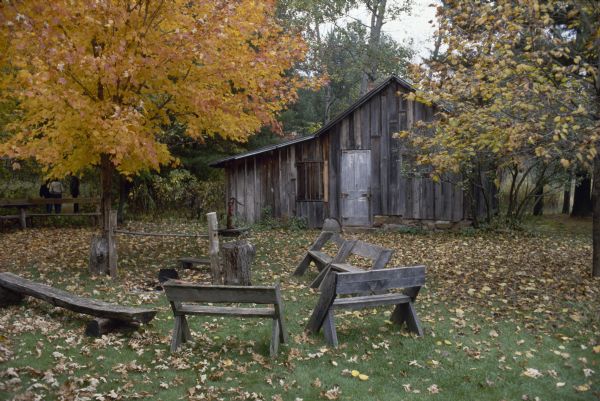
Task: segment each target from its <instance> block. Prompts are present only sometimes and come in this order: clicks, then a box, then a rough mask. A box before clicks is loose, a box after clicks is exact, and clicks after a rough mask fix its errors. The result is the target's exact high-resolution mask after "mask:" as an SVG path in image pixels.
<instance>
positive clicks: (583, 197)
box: [571, 172, 592, 217]
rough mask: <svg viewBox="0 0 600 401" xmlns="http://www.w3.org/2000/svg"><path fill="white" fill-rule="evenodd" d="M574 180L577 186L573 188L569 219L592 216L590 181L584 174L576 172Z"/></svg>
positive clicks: (587, 175)
mask: <svg viewBox="0 0 600 401" xmlns="http://www.w3.org/2000/svg"><path fill="white" fill-rule="evenodd" d="M576 178H577V181H578V185H576V186H575V196H574V199H573V208H572V210H571V217H589V216H590V215H591V214H592V196H591V195H592V194H591V190H592V188H591V187H592V180H591V177H590V176H589V174H587V173H585V172H578V173H577V174H576Z"/></svg>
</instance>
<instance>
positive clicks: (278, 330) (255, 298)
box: [163, 280, 288, 357]
mask: <svg viewBox="0 0 600 401" xmlns="http://www.w3.org/2000/svg"><path fill="white" fill-rule="evenodd" d="M163 288H164V290H165V293H166V295H167V299H168V300H169V302H170V303H171V308H172V309H173V315H174V316H175V327H174V329H173V339H172V341H171V352H174V351H176V350H177V348H179V345H181V343H183V342H186V341H188V340H190V339H191V338H192V336H191V333H190V329H189V326H188V323H187V319H186V315H213V316H238V317H257V318H271V319H272V321H273V327H272V332H271V346H270V354H271V356H272V357H273V356H275V355H277V350H278V348H279V342H280V341H281V342H282V343H285V342H287V341H288V334H287V331H286V328H285V323H284V319H283V302H282V300H281V293H280V290H279V284H277V285H275V286H273V287H265V286H228V285H202V284H193V283H186V282H182V281H179V280H169V281H167V282H166V283H164V284H163ZM200 303H205V304H213V303H218V304H260V305H272V307H261V308H257V307H240V306H231V305H230V306H213V305H200Z"/></svg>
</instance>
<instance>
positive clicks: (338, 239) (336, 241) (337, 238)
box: [331, 233, 345, 247]
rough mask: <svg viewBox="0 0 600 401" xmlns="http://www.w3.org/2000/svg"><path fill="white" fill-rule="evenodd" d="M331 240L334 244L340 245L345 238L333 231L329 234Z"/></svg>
mask: <svg viewBox="0 0 600 401" xmlns="http://www.w3.org/2000/svg"><path fill="white" fill-rule="evenodd" d="M331 241H332V242H333V243H334V244H336V245H337V246H338V247H341V246H342V245H343V244H344V242H345V240H344V239H343V238H342V236H341V235H340V234H339V233H333V234H332V235H331Z"/></svg>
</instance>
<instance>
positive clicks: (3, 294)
mask: <svg viewBox="0 0 600 401" xmlns="http://www.w3.org/2000/svg"><path fill="white" fill-rule="evenodd" d="M26 295H28V296H31V297H34V298H38V299H41V300H43V301H46V302H49V303H51V304H52V305H55V306H58V307H61V308H65V309H69V310H71V311H73V312H77V313H82V314H85V315H91V316H95V317H97V318H98V319H95V320H93V321H91V322H90V323H89V324H88V326H87V328H86V334H87V335H94V336H99V335H102V334H104V333H107V332H109V331H112V330H114V329H116V328H119V327H123V326H132V325H137V324H141V323H148V322H150V321H151V320H152V319H153V318H154V316H155V315H156V312H157V311H156V310H154V309H146V308H136V307H129V306H122V305H116V304H112V303H108V302H104V301H99V300H96V299H91V298H85V297H81V296H78V295H75V294H71V293H69V292H67V291H63V290H60V289H58V288H54V287H51V286H49V285H46V284H41V283H37V282H35V281H32V280H28V279H25V278H23V277H20V276H17V275H16V274H12V273H8V272H2V273H0V304H1V305H10V304H16V303H19V302H21V300H22V299H23V297H24V296H26Z"/></svg>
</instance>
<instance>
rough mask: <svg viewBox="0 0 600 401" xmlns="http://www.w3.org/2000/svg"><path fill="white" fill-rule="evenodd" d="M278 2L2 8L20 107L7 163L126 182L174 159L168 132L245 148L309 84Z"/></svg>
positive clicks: (2, 67) (5, 96)
mask: <svg viewBox="0 0 600 401" xmlns="http://www.w3.org/2000/svg"><path fill="white" fill-rule="evenodd" d="M274 8H275V2H274V1H272V0H268V1H262V0H261V1H255V0H236V1H226V0H218V1H207V0H199V1H192V2H190V1H187V0H129V1H127V0H98V1H93V2H90V1H78V0H53V1H45V2H40V1H35V0H8V1H4V2H2V3H1V4H0V63H1V64H0V101H3V100H10V101H17V103H18V108H17V114H16V116H14V117H15V120H14V122H13V123H12V124H10V125H9V126H8V129H9V130H10V133H11V135H10V136H9V138H8V139H7V140H5V141H4V143H0V154H1V155H6V156H8V157H10V158H15V159H24V158H34V159H35V160H36V161H37V162H39V163H40V164H41V165H42V166H43V169H44V172H45V173H46V174H48V175H52V176H56V177H61V176H64V175H66V174H69V173H72V174H76V173H78V172H81V171H82V170H84V169H85V168H87V167H89V166H95V165H101V164H102V165H103V170H106V169H112V168H116V169H117V170H118V171H119V172H120V173H122V174H124V175H132V174H135V173H137V172H139V171H142V170H148V169H154V170H157V169H159V168H160V166H161V165H163V164H166V163H169V162H171V161H172V160H173V158H172V156H171V155H170V153H169V151H168V149H167V146H166V145H165V144H164V143H162V142H161V139H162V138H161V135H163V133H162V130H161V126H163V125H164V124H168V123H169V122H170V121H173V120H176V121H177V122H178V123H182V124H184V125H185V126H186V132H187V134H188V135H189V136H191V137H193V138H196V139H198V140H200V141H201V140H202V139H203V138H205V137H207V136H213V135H219V136H221V137H223V138H227V139H232V140H239V141H244V140H245V139H246V138H247V137H248V136H249V135H251V134H252V133H254V132H256V131H257V130H258V129H259V128H260V127H261V126H263V125H265V124H276V120H275V117H276V116H277V114H278V112H280V111H281V110H282V109H283V108H284V107H285V105H286V104H288V103H289V102H290V101H292V100H294V99H295V97H296V91H297V89H298V88H300V87H304V86H307V85H311V83H310V82H309V81H308V80H306V79H303V78H302V77H298V76H294V75H291V74H288V73H287V71H288V70H289V69H290V68H291V67H292V66H293V64H294V63H295V62H297V61H298V60H300V59H302V58H303V57H304V54H305V44H304V42H303V41H302V40H301V38H300V37H299V36H297V35H293V34H287V33H285V32H284V30H283V28H282V27H281V26H280V24H279V23H278V21H277V19H276V18H275V17H274Z"/></svg>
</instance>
